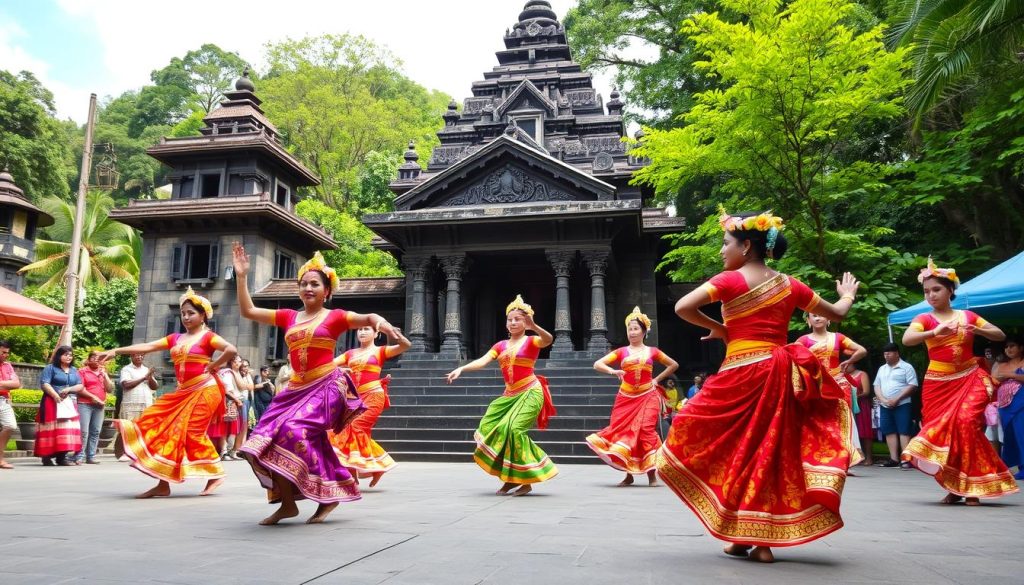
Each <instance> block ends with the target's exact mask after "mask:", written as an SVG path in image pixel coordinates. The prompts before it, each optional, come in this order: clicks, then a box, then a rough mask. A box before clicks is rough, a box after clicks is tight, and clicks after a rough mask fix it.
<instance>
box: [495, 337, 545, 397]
mask: <svg viewBox="0 0 1024 585" xmlns="http://www.w3.org/2000/svg"><path fill="white" fill-rule="evenodd" d="M487 355H489V356H491V358H492V359H497V360H498V365H500V366H501V376H502V377H503V378H504V379H505V388H506V392H508V391H509V389H512V388H515V389H516V390H519V389H520V388H518V387H517V386H518V385H519V384H520V383H527V381H529V380H533V379H535V378H536V376H535V375H534V373H533V366H534V364H535V363H536V362H537V357H538V356H540V337H538V336H536V335H527V336H524V337H523V339H522V340H521V341H520V342H519V343H518V344H517V345H515V346H510V345H509V340H507V339H505V340H502V341H499V342H498V343H495V344H494V345H493V346H491V349H490V351H488V352H487Z"/></svg>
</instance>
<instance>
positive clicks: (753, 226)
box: [718, 205, 784, 232]
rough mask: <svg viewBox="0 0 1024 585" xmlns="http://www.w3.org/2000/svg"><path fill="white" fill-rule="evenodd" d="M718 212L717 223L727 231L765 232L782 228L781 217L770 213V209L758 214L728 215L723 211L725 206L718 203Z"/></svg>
mask: <svg viewBox="0 0 1024 585" xmlns="http://www.w3.org/2000/svg"><path fill="white" fill-rule="evenodd" d="M718 213H719V216H718V225H720V226H722V229H723V230H725V231H727V232H731V231H735V230H757V231H759V232H767V231H769V230H771V229H772V228H775V229H776V230H779V231H781V230H782V229H783V228H784V226H783V222H782V218H781V217H779V216H777V215H772V212H771V211H766V212H764V213H762V214H760V215H751V216H749V217H738V216H735V215H729V213H728V212H726V211H725V207H723V206H721V205H719V206H718Z"/></svg>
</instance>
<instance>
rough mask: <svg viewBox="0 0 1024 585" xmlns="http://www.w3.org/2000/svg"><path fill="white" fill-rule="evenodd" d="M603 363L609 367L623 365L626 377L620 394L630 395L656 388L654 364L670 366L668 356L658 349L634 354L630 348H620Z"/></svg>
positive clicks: (652, 348) (648, 348) (603, 360)
mask: <svg viewBox="0 0 1024 585" xmlns="http://www.w3.org/2000/svg"><path fill="white" fill-rule="evenodd" d="M601 361H602V362H604V364H605V365H608V366H611V365H613V364H616V363H621V364H622V370H624V371H625V372H626V375H625V376H624V377H623V378H622V384H620V385H619V392H622V393H623V394H630V395H635V394H643V393H644V392H647V391H648V390H650V389H651V388H653V387H654V384H653V383H652V379H653V378H654V362H658V363H659V364H661V365H663V366H667V365H668V360H667V356H666V355H665V354H664V353H663V352H662V351H661V350H660V349H658V348H656V347H646V348H644V349H643V350H641V351H637V352H633V351H632V350H630V348H629V347H628V346H627V347H620V348H619V349H616V350H614V351H612V352H611V353H609V354H608V355H606V356H604V357H603V358H601Z"/></svg>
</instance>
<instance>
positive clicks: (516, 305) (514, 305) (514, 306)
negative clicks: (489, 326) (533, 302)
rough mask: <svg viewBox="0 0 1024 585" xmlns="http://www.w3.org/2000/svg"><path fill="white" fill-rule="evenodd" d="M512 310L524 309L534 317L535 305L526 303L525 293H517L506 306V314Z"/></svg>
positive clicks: (523, 310)
mask: <svg viewBox="0 0 1024 585" xmlns="http://www.w3.org/2000/svg"><path fill="white" fill-rule="evenodd" d="M512 311H522V312H524V313H526V314H527V315H529V316H531V317H533V307H531V306H530V305H528V304H526V301H524V300H523V295H516V298H515V299H514V300H513V301H512V302H511V303H509V304H508V306H507V307H505V315H506V316H508V314H509V313H511V312H512Z"/></svg>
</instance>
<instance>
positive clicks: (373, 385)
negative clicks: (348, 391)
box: [356, 380, 384, 395]
mask: <svg viewBox="0 0 1024 585" xmlns="http://www.w3.org/2000/svg"><path fill="white" fill-rule="evenodd" d="M383 391H384V386H382V385H381V383H380V380H370V381H369V382H366V383H365V384H360V385H359V387H358V388H356V393H357V394H360V395H362V394H368V393H370V392H383Z"/></svg>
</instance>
